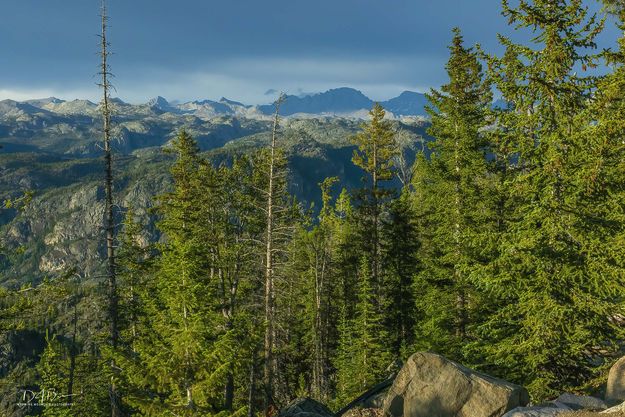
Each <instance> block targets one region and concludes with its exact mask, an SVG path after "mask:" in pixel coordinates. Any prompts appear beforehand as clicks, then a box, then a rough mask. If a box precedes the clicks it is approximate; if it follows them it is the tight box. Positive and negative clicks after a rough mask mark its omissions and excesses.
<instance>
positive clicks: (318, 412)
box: [278, 398, 334, 417]
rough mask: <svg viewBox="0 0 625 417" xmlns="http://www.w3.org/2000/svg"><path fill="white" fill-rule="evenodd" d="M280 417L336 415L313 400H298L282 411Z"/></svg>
mask: <svg viewBox="0 0 625 417" xmlns="http://www.w3.org/2000/svg"><path fill="white" fill-rule="evenodd" d="M278 417H334V414H333V413H332V411H330V409H329V408H328V407H326V406H325V405H323V404H321V403H320V402H317V401H315V400H313V399H310V398H296V399H294V400H293V401H291V402H290V403H289V405H287V406H286V407H284V408H283V409H282V410H281V411H280V413H279V414H278Z"/></svg>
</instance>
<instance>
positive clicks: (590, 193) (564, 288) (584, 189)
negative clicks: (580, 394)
mask: <svg viewBox="0 0 625 417" xmlns="http://www.w3.org/2000/svg"><path fill="white" fill-rule="evenodd" d="M503 4H504V14H505V15H506V16H507V17H508V18H509V20H510V22H511V23H512V24H516V25H517V26H519V27H526V28H531V29H532V30H533V32H534V33H535V34H536V36H535V37H534V43H535V48H531V47H527V46H522V45H517V44H514V43H513V42H512V41H511V40H509V39H507V38H504V37H501V40H502V43H503V44H504V46H505V47H506V53H505V54H504V56H503V57H502V58H499V59H494V60H493V61H492V65H491V67H492V74H493V77H494V79H495V80H496V82H497V87H498V88H499V90H500V91H501V92H502V93H503V96H504V99H505V100H506V101H507V102H508V103H510V106H511V110H510V112H508V114H507V115H506V117H505V118H503V119H501V121H500V123H501V128H502V129H503V130H505V131H506V132H507V134H508V135H509V136H511V137H512V138H513V139H514V146H515V151H516V165H517V167H518V175H516V176H515V177H514V179H513V184H512V187H511V188H510V190H511V192H512V198H514V199H515V201H516V203H515V211H514V216H513V218H511V219H510V221H509V224H508V226H507V229H508V230H507V232H506V234H505V239H502V240H501V241H500V243H499V244H500V248H501V249H500V251H499V256H498V258H497V259H495V260H494V261H493V263H492V265H491V267H490V270H491V271H493V272H494V273H493V274H492V275H490V276H483V277H482V280H481V285H482V286H483V287H484V288H487V289H488V290H489V292H490V296H491V297H497V298H498V299H499V300H501V304H502V306H503V307H502V308H501V309H499V310H498V311H497V312H496V314H493V315H492V316H491V317H490V320H489V321H488V322H487V323H486V324H485V325H484V326H483V328H482V337H483V338H484V340H485V344H484V349H485V353H486V357H487V358H488V360H489V361H490V362H491V363H493V364H494V365H495V366H496V367H498V368H499V369H500V370H502V371H501V372H502V373H503V374H504V375H506V376H507V377H508V378H513V379H514V380H516V381H517V382H521V383H523V384H525V385H526V386H527V387H528V389H529V390H530V392H531V394H532V395H533V396H534V397H535V398H539V399H540V398H545V397H547V396H550V395H553V394H555V393H557V392H561V391H563V390H568V389H572V388H574V387H579V386H580V385H582V384H584V383H586V382H588V381H589V379H590V378H592V377H593V376H594V375H596V372H597V369H598V367H600V365H601V363H602V362H603V361H602V360H601V359H600V358H601V357H602V355H601V354H600V353H599V351H603V352H605V351H612V350H613V349H614V341H615V340H617V339H618V337H617V335H618V334H619V331H618V330H617V329H616V327H615V326H614V324H613V323H612V322H611V320H610V319H609V317H610V316H612V315H613V314H615V313H616V312H617V311H619V307H618V305H617V304H616V294H618V293H619V292H620V291H622V288H623V272H622V271H623V270H622V267H621V263H620V261H619V260H620V258H621V257H620V255H618V256H617V255H616V254H615V253H614V252H613V250H614V249H613V248H614V246H611V247H610V249H608V246H609V245H618V242H619V237H618V236H619V235H620V233H621V225H622V223H620V222H619V221H618V220H617V219H619V218H620V216H621V213H622V208H621V207H622V206H621V204H620V202H619V201H618V200H615V199H614V195H613V194H612V192H613V190H616V189H619V188H620V186H618V185H616V182H615V177H616V176H615V175H609V176H607V177H606V178H605V182H596V180H595V179H593V177H592V176H591V177H588V174H589V173H591V172H595V173H596V172H597V171H596V167H597V166H603V164H604V161H605V156H606V155H610V154H611V152H612V151H615V150H617V149H618V148H617V147H610V146H603V145H602V144H601V143H602V142H601V140H600V139H599V138H596V139H595V138H591V135H588V133H589V131H588V129H590V131H594V128H592V127H589V126H592V125H593V124H594V122H593V121H592V120H589V118H588V117H587V116H586V115H587V114H588V105H589V103H590V100H589V99H590V98H591V92H592V90H593V89H594V85H595V81H596V80H595V78H594V77H592V76H587V75H585V74H584V73H583V71H584V70H585V69H586V68H587V67H589V66H593V65H595V61H596V56H595V55H593V54H592V53H590V52H589V51H590V50H591V49H592V48H594V47H595V46H596V45H595V41H594V39H595V37H596V35H597V34H598V33H599V31H600V30H601V27H602V23H601V22H597V20H596V17H595V16H588V11H587V9H586V8H584V7H583V6H582V3H581V1H576V0H573V1H564V0H559V1H547V0H535V1H533V2H532V3H531V4H530V3H528V2H525V1H521V2H520V3H519V5H518V6H517V7H516V8H512V7H510V6H509V4H508V3H507V2H505V1H504V3H503ZM578 68H581V70H582V74H581V75H578V73H577V71H579V69H578ZM602 111H603V110H602ZM595 117H596V116H594V115H593V116H592V117H590V119H594V118H595ZM613 143H614V142H613ZM600 144H601V145H600ZM612 155H614V154H612ZM619 163H620V161H619ZM615 166H617V165H615ZM606 173H607V172H606ZM613 173H614V171H613ZM617 195H618V194H617ZM611 210H615V211H614V212H610V211H611ZM615 220H616V221H615ZM617 247H618V246H617ZM603 265H610V268H609V269H607V270H606V269H605V267H604V266H603ZM504 303H505V304H504Z"/></svg>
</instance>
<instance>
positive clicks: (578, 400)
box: [556, 393, 608, 411]
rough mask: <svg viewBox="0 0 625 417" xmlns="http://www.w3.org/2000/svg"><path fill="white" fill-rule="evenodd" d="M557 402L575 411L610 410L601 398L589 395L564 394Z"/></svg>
mask: <svg viewBox="0 0 625 417" xmlns="http://www.w3.org/2000/svg"><path fill="white" fill-rule="evenodd" d="M556 402H558V403H561V404H564V405H566V406H568V407H570V408H571V409H573V410H593V411H600V410H605V409H606V408H608V405H607V404H606V403H605V401H603V400H602V399H600V398H595V397H591V396H589V395H575V394H569V393H564V394H562V395H560V396H559V397H558V398H556Z"/></svg>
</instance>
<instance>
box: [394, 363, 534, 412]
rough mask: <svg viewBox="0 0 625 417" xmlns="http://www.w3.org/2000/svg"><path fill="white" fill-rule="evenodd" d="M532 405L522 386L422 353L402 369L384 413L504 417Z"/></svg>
mask: <svg viewBox="0 0 625 417" xmlns="http://www.w3.org/2000/svg"><path fill="white" fill-rule="evenodd" d="M528 402H529V395H528V393H527V391H526V390H525V388H523V387H521V386H519V385H515V384H512V383H509V382H506V381H503V380H500V379H497V378H493V377H491V376H488V375H484V374H481V373H479V372H476V371H473V370H471V369H469V368H466V367H464V366H462V365H459V364H457V363H455V362H452V361H450V360H448V359H446V358H444V357H443V356H440V355H437V354H434V353H425V352H421V353H415V354H414V355H412V356H411V357H410V358H409V359H408V361H406V364H405V365H404V366H403V367H402V369H401V371H400V372H399V374H398V375H397V377H396V378H395V381H394V382H393V385H392V386H391V389H390V390H389V392H388V394H387V396H386V398H385V400H384V406H383V410H384V413H385V414H386V415H388V416H391V417H500V416H502V415H503V414H504V413H505V412H506V411H508V410H511V409H513V408H515V407H519V406H523V405H526V404H527V403H528Z"/></svg>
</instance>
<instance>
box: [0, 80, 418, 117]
mask: <svg viewBox="0 0 625 417" xmlns="http://www.w3.org/2000/svg"><path fill="white" fill-rule="evenodd" d="M113 103H114V104H115V106H116V107H117V111H118V112H120V113H124V114H132V115H135V116H141V115H144V116H150V115H161V114H164V113H173V114H177V115H186V114H188V115H193V116H196V117H199V118H202V119H211V118H214V117H218V116H234V117H241V118H248V119H266V118H268V117H269V116H271V115H272V114H273V112H274V106H273V104H265V105H246V104H244V103H241V102H238V101H233V100H229V99H227V98H225V97H222V98H221V99H220V100H219V101H213V100H197V101H190V102H186V103H170V102H169V101H167V100H166V99H165V98H163V97H160V96H159V97H156V98H153V99H151V100H149V101H148V102H147V103H145V104H138V105H132V104H128V103H125V102H124V101H122V100H120V99H118V98H116V99H113ZM374 103H375V102H374V101H373V100H371V99H370V98H369V97H367V96H365V95H364V94H363V93H362V92H360V91H358V90H356V89H353V88H348V87H341V88H335V89H331V90H328V91H326V92H323V93H317V94H309V95H304V96H301V95H300V96H297V95H287V97H286V100H285V102H284V103H283V104H282V106H281V107H280V114H281V115H282V116H286V117H296V118H307V117H316V116H328V117H333V116H339V117H347V118H356V119H362V118H366V116H367V112H368V111H369V109H371V107H372V106H373V104H374ZM380 104H382V106H384V108H385V109H386V110H387V113H388V115H389V117H391V118H402V117H410V116H413V117H414V116H425V115H426V112H425V109H424V107H425V105H426V104H427V99H426V97H425V95H424V94H421V93H416V92H412V91H404V92H403V93H401V94H400V95H399V96H397V97H395V98H392V99H390V100H386V101H383V102H380ZM97 111H98V109H97V104H96V103H93V102H91V101H88V100H79V99H77V100H71V101H65V100H60V99H58V98H55V97H50V98H46V99H37V100H27V101H23V102H17V101H13V100H4V101H0V118H2V116H5V117H9V118H15V117H18V116H19V115H33V114H39V115H45V114H46V113H48V112H50V113H56V114H60V115H68V116H69V115H85V116H94V115H95V114H97Z"/></svg>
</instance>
